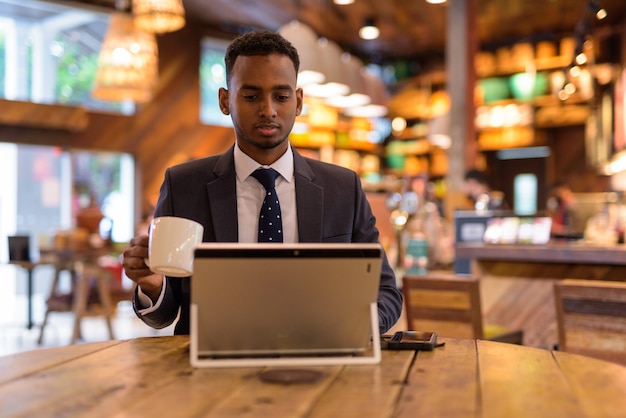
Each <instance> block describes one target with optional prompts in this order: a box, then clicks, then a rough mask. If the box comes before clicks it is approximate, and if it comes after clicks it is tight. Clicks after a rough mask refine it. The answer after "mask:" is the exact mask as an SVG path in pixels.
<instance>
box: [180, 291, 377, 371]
mask: <svg viewBox="0 0 626 418" xmlns="http://www.w3.org/2000/svg"><path fill="white" fill-rule="evenodd" d="M370 322H371V325H372V349H371V353H369V354H367V355H355V356H349V355H336V356H319V357H317V356H307V355H302V356H289V357H271V358H266V357H248V358H215V357H208V358H200V356H199V353H198V306H197V305H196V304H195V303H192V304H191V318H190V345H189V360H190V363H191V365H192V366H193V367H198V368H200V367H267V366H296V367H302V366H334V365H352V364H354V365H365V364H378V363H380V359H381V352H380V331H379V329H378V306H377V303H376V302H372V303H371V304H370Z"/></svg>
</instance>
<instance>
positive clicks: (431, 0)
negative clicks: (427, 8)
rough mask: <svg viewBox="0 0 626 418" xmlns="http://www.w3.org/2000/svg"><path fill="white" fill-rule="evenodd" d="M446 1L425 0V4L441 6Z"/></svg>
mask: <svg viewBox="0 0 626 418" xmlns="http://www.w3.org/2000/svg"><path fill="white" fill-rule="evenodd" d="M446 1H447V0H426V3H430V4H443V3H445V2H446Z"/></svg>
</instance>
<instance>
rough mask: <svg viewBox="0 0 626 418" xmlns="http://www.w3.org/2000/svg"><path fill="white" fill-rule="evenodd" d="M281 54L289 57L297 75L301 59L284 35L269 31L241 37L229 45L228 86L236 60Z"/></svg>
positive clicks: (255, 32) (251, 33) (226, 61)
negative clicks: (241, 56) (244, 57)
mask: <svg viewBox="0 0 626 418" xmlns="http://www.w3.org/2000/svg"><path fill="white" fill-rule="evenodd" d="M270 54H280V55H285V56H287V57H289V59H290V60H291V62H293V67H294V68H295V70H296V74H297V73H298V71H299V69H300V57H299V56H298V51H297V50H296V48H295V47H294V46H293V45H292V44H291V43H290V42H289V41H288V40H287V39H285V38H284V37H283V36H282V35H280V34H279V33H277V32H272V31H269V30H257V31H253V32H248V33H244V34H243V35H239V36H238V37H236V38H235V39H233V41H232V42H231V43H230V45H228V48H227V49H226V55H225V56H224V63H225V64H226V84H227V85H228V84H230V75H231V72H232V70H233V66H234V65H235V60H236V59H237V57H239V56H240V55H243V56H252V55H270Z"/></svg>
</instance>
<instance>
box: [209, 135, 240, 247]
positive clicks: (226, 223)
mask: <svg viewBox="0 0 626 418" xmlns="http://www.w3.org/2000/svg"><path fill="white" fill-rule="evenodd" d="M233 155H234V154H233V148H232V147H231V148H230V149H229V150H228V151H226V152H225V153H224V154H223V155H222V156H221V157H220V158H219V159H218V161H217V163H216V164H215V167H214V168H213V172H214V173H215V176H216V177H215V179H214V180H212V181H210V182H209V183H208V184H207V193H208V197H209V211H210V214H211V223H212V224H213V230H214V231H215V241H217V242H237V241H238V238H239V234H238V224H237V189H236V188H237V186H236V181H235V163H234V156H233Z"/></svg>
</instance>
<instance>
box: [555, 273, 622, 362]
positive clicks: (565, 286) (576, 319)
mask: <svg viewBox="0 0 626 418" xmlns="http://www.w3.org/2000/svg"><path fill="white" fill-rule="evenodd" d="M554 296H555V302H556V314H557V315H556V316H557V327H558V336H559V337H558V338H559V346H558V347H559V350H562V351H567V352H571V353H577V354H582V355H586V356H589V357H595V358H599V359H603V360H608V361H612V362H616V363H620V364H623V365H626V283H623V282H609V281H602V280H561V281H559V282H556V283H555V284H554Z"/></svg>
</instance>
